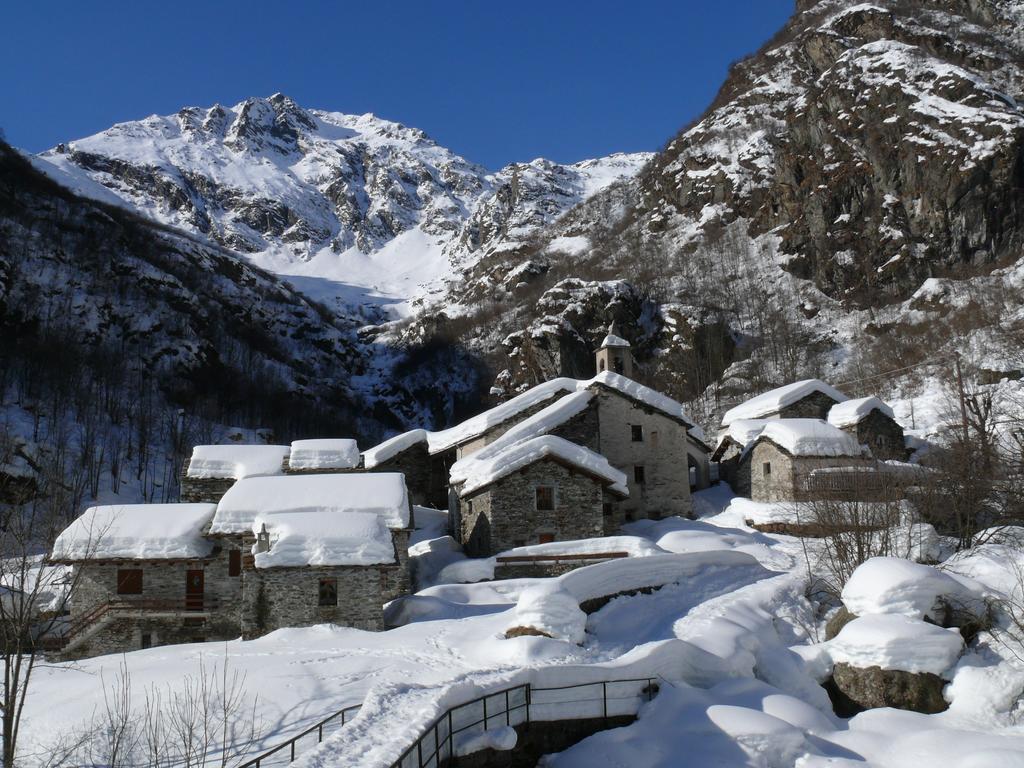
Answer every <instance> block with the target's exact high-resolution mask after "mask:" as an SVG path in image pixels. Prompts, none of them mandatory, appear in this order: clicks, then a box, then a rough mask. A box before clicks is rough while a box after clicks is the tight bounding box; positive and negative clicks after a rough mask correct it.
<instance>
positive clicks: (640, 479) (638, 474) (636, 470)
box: [633, 464, 647, 485]
mask: <svg viewBox="0 0 1024 768" xmlns="http://www.w3.org/2000/svg"><path fill="white" fill-rule="evenodd" d="M633 482H634V483H636V484H637V485H643V484H644V483H646V482H647V473H646V472H645V471H644V467H643V465H642V464H637V465H636V466H635V467H633Z"/></svg>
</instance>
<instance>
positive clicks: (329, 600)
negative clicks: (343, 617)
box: [319, 579, 338, 607]
mask: <svg viewBox="0 0 1024 768" xmlns="http://www.w3.org/2000/svg"><path fill="white" fill-rule="evenodd" d="M337 604H338V580H337V579H320V592H319V605H320V606H321V607H326V606H332V605H337Z"/></svg>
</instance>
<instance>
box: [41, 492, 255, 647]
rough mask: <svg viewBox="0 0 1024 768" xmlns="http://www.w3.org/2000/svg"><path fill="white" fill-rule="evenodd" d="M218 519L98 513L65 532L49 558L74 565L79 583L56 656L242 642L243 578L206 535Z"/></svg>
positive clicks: (206, 509)
mask: <svg viewBox="0 0 1024 768" xmlns="http://www.w3.org/2000/svg"><path fill="white" fill-rule="evenodd" d="M214 512H215V506H214V505H213V504H128V505H117V506H97V507H91V508H89V509H87V510H86V511H85V512H84V513H83V514H82V515H81V516H80V517H79V518H78V519H77V520H75V521H74V522H73V523H72V524H71V525H70V526H68V528H67V529H65V530H64V532H63V533H61V535H60V536H59V537H58V538H57V540H56V542H55V544H54V548H53V552H52V555H51V560H52V561H53V562H54V563H63V564H68V565H70V566H71V567H72V572H73V580H74V584H75V588H74V590H73V592H72V595H71V600H70V606H69V607H70V616H69V623H68V631H67V634H66V635H65V645H64V648H63V650H62V654H61V655H62V657H63V658H66V659H77V658H82V657H85V656H95V655H99V654H105V653H122V652H126V651H134V650H138V649H140V648H148V647H151V646H158V645H168V644H171V643H182V642H201V641H207V640H230V639H233V638H236V637H238V635H239V633H240V621H239V602H240V597H241V593H242V587H241V578H240V577H241V572H240V570H236V571H235V572H233V573H232V571H231V567H230V566H231V564H230V563H229V560H228V557H227V555H226V553H225V552H224V551H223V549H222V548H221V547H220V546H218V544H217V543H216V542H214V541H211V540H210V539H207V538H206V537H205V536H204V535H203V532H204V530H205V528H206V526H207V525H208V524H209V523H210V521H211V519H212V518H213V516H214Z"/></svg>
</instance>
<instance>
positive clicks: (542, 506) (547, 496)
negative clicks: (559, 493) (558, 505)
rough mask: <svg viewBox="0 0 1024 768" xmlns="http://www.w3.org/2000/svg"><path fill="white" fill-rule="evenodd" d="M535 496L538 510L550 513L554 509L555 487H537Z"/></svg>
mask: <svg viewBox="0 0 1024 768" xmlns="http://www.w3.org/2000/svg"><path fill="white" fill-rule="evenodd" d="M536 494H537V509H538V510H541V511H547V512H550V511H551V510H553V509H554V508H555V486H553V485H538V486H537V489H536Z"/></svg>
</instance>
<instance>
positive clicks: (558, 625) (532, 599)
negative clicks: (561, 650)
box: [508, 584, 587, 645]
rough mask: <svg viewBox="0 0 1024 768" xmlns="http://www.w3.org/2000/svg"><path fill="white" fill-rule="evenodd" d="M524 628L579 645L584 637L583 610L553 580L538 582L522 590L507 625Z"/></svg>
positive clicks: (585, 620)
mask: <svg viewBox="0 0 1024 768" xmlns="http://www.w3.org/2000/svg"><path fill="white" fill-rule="evenodd" d="M524 628H525V629H527V630H529V631H530V632H531V633H541V634H544V635H546V636H547V637H550V638H553V639H555V640H565V641H566V642H569V643H575V644H576V645H582V644H583V640H584V639H585V638H586V628H587V614H585V613H584V612H583V611H582V610H580V605H579V602H578V601H577V599H576V598H575V597H573V595H571V594H570V593H569V592H567V591H565V590H564V589H560V588H558V586H557V585H554V584H540V585H538V586H535V587H530V588H528V589H525V590H523V592H522V594H521V595H520V596H519V602H517V603H516V609H515V612H514V618H513V619H512V620H511V623H510V624H509V627H508V629H509V630H510V631H514V630H517V629H524Z"/></svg>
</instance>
